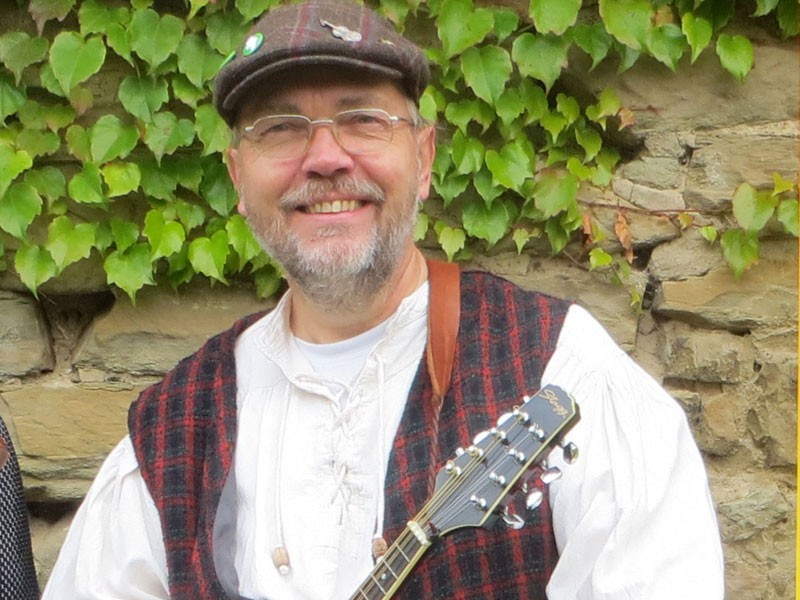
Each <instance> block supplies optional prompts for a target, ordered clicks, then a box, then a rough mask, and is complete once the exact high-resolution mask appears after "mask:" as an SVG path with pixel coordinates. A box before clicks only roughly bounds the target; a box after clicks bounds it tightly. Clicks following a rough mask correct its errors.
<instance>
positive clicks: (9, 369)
mask: <svg viewBox="0 0 800 600" xmlns="http://www.w3.org/2000/svg"><path fill="white" fill-rule="evenodd" d="M54 362H55V357H54V355H53V350H52V347H51V344H50V336H49V334H48V332H47V328H46V326H45V324H44V320H43V318H42V311H41V310H40V309H39V306H38V304H37V303H36V301H35V300H34V299H33V298H32V297H30V296H25V295H21V294H14V293H12V292H4V291H0V377H2V376H3V375H11V376H15V375H25V374H27V373H34V372H42V371H50V370H52V368H53V366H54Z"/></svg>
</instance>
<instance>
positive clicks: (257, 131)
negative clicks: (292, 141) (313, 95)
mask: <svg viewBox="0 0 800 600" xmlns="http://www.w3.org/2000/svg"><path fill="white" fill-rule="evenodd" d="M307 130H308V121H306V120H305V119H303V118H302V117H296V116H291V115H290V116H280V115H279V116H275V117H262V118H261V119H259V120H258V121H256V122H255V123H253V124H252V125H251V126H250V127H248V128H247V129H245V132H246V133H247V135H248V136H249V137H250V138H251V139H253V140H270V139H273V138H282V137H287V136H295V135H301V136H303V135H305V134H306V131H307Z"/></svg>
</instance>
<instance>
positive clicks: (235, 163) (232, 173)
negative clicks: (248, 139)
mask: <svg viewBox="0 0 800 600" xmlns="http://www.w3.org/2000/svg"><path fill="white" fill-rule="evenodd" d="M240 161H241V156H240V154H239V150H238V148H228V149H227V150H226V151H225V166H226V167H227V168H228V176H229V177H230V178H231V182H232V183H233V187H234V188H235V189H236V191H237V193H238V194H239V203H238V204H237V205H236V210H238V211H239V214H240V215H242V216H243V217H246V216H247V207H246V206H245V203H244V198H243V194H242V193H241V189H242V187H241V179H240V178H241V175H240Z"/></svg>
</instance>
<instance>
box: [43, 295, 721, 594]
mask: <svg viewBox="0 0 800 600" xmlns="http://www.w3.org/2000/svg"><path fill="white" fill-rule="evenodd" d="M426 311H427V286H423V287H422V288H420V289H419V290H417V292H416V293H415V294H412V295H411V296H409V297H408V298H407V299H406V300H405V301H404V302H403V303H402V305H401V307H400V308H399V309H398V311H397V313H395V315H393V316H392V317H391V318H390V319H389V320H388V321H387V322H386V323H385V324H383V325H382V326H381V327H382V328H385V332H386V333H385V335H384V336H383V337H382V339H380V340H374V339H373V338H372V337H370V335H369V334H368V335H367V336H366V338H365V340H366V341H365V342H364V344H362V345H361V351H362V352H363V351H364V347H366V348H367V349H368V350H367V352H366V356H367V358H366V361H365V362H363V370H360V371H359V370H355V371H354V370H353V369H352V364H353V363H352V362H351V363H350V365H351V368H349V370H348V368H347V366H346V364H345V365H344V366H340V367H337V369H338V368H341V369H342V370H343V371H342V372H345V371H348V372H349V373H350V374H351V375H352V373H354V372H355V373H357V374H356V375H355V379H354V380H353V379H351V378H350V377H347V379H348V381H337V378H336V377H331V374H330V373H328V374H327V375H322V376H320V375H318V374H315V373H313V372H312V370H311V368H310V366H309V364H308V360H307V358H306V357H305V355H304V354H303V351H301V350H300V349H299V347H298V344H297V343H296V342H295V340H294V338H293V336H292V335H291V333H290V331H289V329H288V324H287V322H286V314H287V311H286V304H285V300H284V301H283V302H282V304H281V305H279V307H278V308H277V309H276V310H275V311H273V312H272V313H270V314H269V315H267V316H265V317H264V318H263V319H261V320H260V321H258V322H257V323H256V324H255V325H253V326H252V327H251V328H250V329H248V330H247V332H245V334H243V335H242V336H241V337H240V340H239V342H238V343H237V349H236V360H237V386H238V397H237V403H238V409H239V430H238V438H237V444H236V448H237V451H236V454H235V459H234V472H235V475H236V478H235V484H236V498H237V500H238V503H237V504H238V511H237V512H236V513H235V516H234V517H232V518H233V521H234V522H233V523H231V528H232V531H235V533H236V540H237V543H236V548H235V550H234V551H233V564H234V568H235V569H236V572H237V574H238V593H240V594H241V595H243V596H245V597H249V598H269V599H270V600H306V599H309V600H330V599H333V600H339V599H340V598H345V599H346V598H349V597H350V594H351V593H353V592H354V590H355V589H356V588H357V586H358V585H359V584H360V583H361V581H362V580H363V578H364V577H365V576H366V574H368V573H369V571H370V569H371V564H372V563H371V556H370V540H371V538H372V536H373V534H374V533H380V531H379V530H378V531H375V524H376V523H380V522H382V509H383V506H382V493H378V492H379V491H381V492H382V490H383V479H384V477H385V470H386V465H387V461H388V456H389V452H390V451H391V441H392V440H393V437H394V434H395V432H396V429H397V426H398V424H399V420H400V417H401V415H402V409H403V406H404V402H405V398H406V396H407V394H408V390H409V388H410V385H411V382H412V380H413V377H414V374H415V371H416V369H417V366H418V363H419V361H420V359H421V356H422V352H423V349H424V345H425V336H426V334H427V327H426V322H425V318H426ZM373 333H374V332H373ZM356 346H357V347H358V344H357V345H356ZM306 352H308V349H306ZM355 360H356V361H357V360H358V359H357V358H356V359H355ZM334 374H335V371H334ZM548 383H550V384H555V385H559V386H560V387H562V388H564V389H565V390H566V391H567V392H568V393H570V394H571V395H572V396H573V397H574V398H575V399H576V401H577V402H578V404H579V406H580V410H581V421H580V422H579V423H578V425H577V426H576V427H575V428H574V429H573V430H572V432H571V433H570V434H569V436H568V439H569V440H570V441H573V442H575V443H576V444H577V445H578V447H579V449H580V458H579V459H578V461H577V462H576V463H574V464H572V465H564V464H563V461H562V460H561V457H560V452H559V451H555V452H554V453H553V454H552V455H551V457H550V462H551V464H554V465H558V466H561V467H562V471H563V473H564V475H563V477H562V478H561V479H560V480H558V481H557V482H555V483H553V484H552V485H551V486H550V488H549V490H550V500H551V506H552V513H553V526H554V531H555V536H556V542H557V545H558V549H559V561H558V564H557V566H556V570H555V572H554V573H553V576H552V577H551V580H550V582H549V584H548V587H547V593H548V598H549V599H550V600H621V599H635V600H660V599H665V600H666V599H670V600H671V599H673V598H681V599H682V600H692V599H697V600H715V599H721V598H722V597H723V588H724V586H723V559H722V550H721V544H720V539H719V533H718V529H717V523H716V517H715V513H714V506H713V503H712V500H711V496H710V493H709V490H708V485H707V481H706V473H705V468H704V466H703V463H702V459H701V457H700V454H699V452H698V450H697V447H696V445H695V443H694V441H693V439H692V436H691V433H690V430H689V427H688V424H687V422H686V417H685V414H684V413H683V411H682V409H681V408H680V406H679V405H678V404H677V403H676V402H675V401H674V400H673V399H672V398H671V397H670V396H669V395H668V394H667V393H666V392H665V391H664V390H663V389H662V388H661V387H660V386H659V385H658V384H657V383H656V382H655V381H654V380H653V379H652V378H650V377H649V376H648V375H647V374H646V373H645V372H644V371H643V370H642V369H641V368H639V367H638V366H637V365H636V364H635V363H634V362H633V361H632V360H631V359H630V358H629V357H628V356H627V355H626V354H625V353H624V352H623V351H622V350H621V349H620V348H619V347H618V346H617V345H616V344H614V342H613V341H612V340H611V338H610V337H609V336H608V334H607V333H606V332H605V330H604V329H603V328H602V327H601V326H600V325H599V324H598V323H597V322H596V321H595V320H594V319H593V318H592V317H591V316H590V315H589V314H588V313H587V312H586V311H585V310H583V309H581V308H580V307H578V306H573V307H571V308H570V310H569V313H568V315H567V317H566V319H565V322H564V325H563V328H562V331H561V333H560V335H559V339H558V343H557V348H556V351H555V352H554V354H553V356H552V358H551V360H550V362H549V364H548V365H547V368H546V370H545V373H544V377H543V381H542V384H543V385H544V384H548ZM378 399H380V400H381V401H378ZM284 422H285V423H287V426H286V427H279V425H280V424H281V423H284ZM476 433H477V432H476ZM243 449H247V452H243ZM379 465H380V466H379ZM276 481H277V482H278V484H277V485H276V484H275V482H276ZM320 498H323V499H324V502H322V503H320V502H319V501H318V500H319V499H320ZM320 505H325V506H326V510H324V511H321V510H320ZM223 520H224V519H223ZM279 530H282V534H283V535H282V536H280V535H279ZM281 537H282V539H283V543H284V545H285V546H286V547H287V548H288V551H289V556H290V560H291V573H290V575H288V576H282V575H280V574H278V572H277V570H276V569H275V568H274V567H273V565H272V560H271V552H272V550H273V548H274V546H275V545H276V543H277V542H278V540H279V539H280V538H281ZM388 541H389V542H390V543H391V540H388ZM297 548H303V551H302V552H300V551H299V550H297ZM293 549H295V551H293ZM422 560H423V561H424V560H425V559H424V557H423V559H422ZM167 590H168V585H167V569H166V559H165V551H164V546H163V541H162V536H161V530H160V522H159V517H158V513H157V510H156V508H155V505H154V503H153V501H152V498H151V497H150V495H149V492H148V491H147V488H146V486H145V485H144V482H143V480H142V478H141V475H140V473H139V469H138V464H137V462H136V458H135V455H134V452H133V448H132V445H131V442H130V439H129V438H127V437H126V438H125V439H124V440H122V442H120V444H119V445H118V446H117V447H116V448H115V449H114V450H113V451H112V452H111V454H110V455H109V456H108V458H107V460H106V461H105V463H104V465H103V467H102V468H101V470H100V472H99V474H98V476H97V478H96V479H95V481H94V483H93V484H92V486H91V488H90V490H89V493H88V494H87V496H86V499H85V500H84V503H83V504H82V506H81V508H80V509H79V511H78V513H77V514H76V516H75V519H74V521H73V524H72V527H71V528H70V531H69V533H68V535H67V538H66V540H65V542H64V545H63V547H62V549H61V553H60V556H59V559H58V561H57V564H56V566H55V568H54V570H53V573H52V575H51V577H50V580H49V582H48V585H47V588H46V589H45V592H44V596H43V598H44V600H49V599H58V600H70V599H79V598H80V599H98V600H99V599H109V600H110V599H112V598H113V599H116V600H123V599H124V600H144V599H156V598H159V599H164V598H168V597H169V596H168V592H167Z"/></svg>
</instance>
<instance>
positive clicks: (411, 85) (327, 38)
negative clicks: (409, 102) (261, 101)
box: [214, 0, 430, 125]
mask: <svg viewBox="0 0 800 600" xmlns="http://www.w3.org/2000/svg"><path fill="white" fill-rule="evenodd" d="M310 65H327V66H331V67H343V68H350V69H363V70H365V71H367V72H370V73H374V74H377V75H383V76H386V77H389V78H391V79H396V80H397V81H398V82H400V84H401V85H402V87H403V89H404V90H405V92H406V94H407V95H408V96H409V97H410V98H411V99H413V100H414V101H419V98H420V96H421V95H422V92H423V91H424V90H425V87H426V86H427V85H428V79H429V77H430V74H429V71H428V62H427V60H426V58H425V55H424V54H423V53H422V51H421V50H420V49H419V48H418V47H417V46H416V45H414V44H413V43H412V42H410V41H409V40H407V39H406V38H404V37H402V36H401V35H399V34H398V33H397V31H396V30H395V28H394V26H393V25H392V24H391V23H390V22H389V21H387V20H386V19H384V18H382V17H380V16H378V15H377V14H375V13H374V12H373V11H371V10H370V9H368V8H366V7H364V6H361V5H360V4H356V3H355V2H352V1H340V0H310V1H308V2H303V3H301V4H292V5H288V6H281V7H278V8H274V9H273V10H271V11H269V12H268V13H266V14H265V15H264V16H262V17H261V18H260V19H259V20H258V21H257V22H256V23H255V25H254V26H253V28H252V29H251V30H250V33H249V34H248V36H247V38H246V39H245V42H244V45H243V47H242V48H241V49H240V50H238V51H237V52H236V53H235V54H234V55H232V57H231V58H229V59H228V61H226V63H225V64H224V65H223V67H222V68H221V69H220V71H219V73H218V74H217V78H216V88H215V91H214V105H215V106H216V108H217V110H218V111H219V114H220V115H222V118H223V119H225V121H226V122H227V123H228V125H233V124H234V122H235V120H236V115H237V110H238V107H239V104H240V103H241V101H242V100H243V99H244V97H245V96H246V95H247V94H249V93H252V92H253V91H254V90H255V89H256V88H259V89H260V90H261V91H262V92H263V90H264V89H268V88H267V86H269V79H270V77H271V76H273V75H275V74H276V73H278V72H280V71H284V70H286V69H290V68H295V67H304V66H310Z"/></svg>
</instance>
